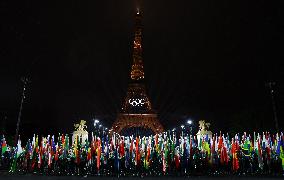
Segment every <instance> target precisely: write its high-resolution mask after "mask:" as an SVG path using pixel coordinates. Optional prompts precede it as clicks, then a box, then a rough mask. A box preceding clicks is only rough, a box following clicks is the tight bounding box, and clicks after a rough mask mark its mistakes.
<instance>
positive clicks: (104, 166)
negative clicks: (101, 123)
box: [0, 131, 284, 176]
mask: <svg viewBox="0 0 284 180" xmlns="http://www.w3.org/2000/svg"><path fill="white" fill-rule="evenodd" d="M0 142H1V146H0V147H1V151H0V153H1V160H0V167H1V166H2V167H6V168H8V169H9V172H10V173H38V174H43V175H82V176H86V175H100V176H160V175H173V176H190V175H231V174H234V175H276V176H283V172H284V136H283V133H281V134H278V133H277V134H270V133H268V132H264V133H261V134H256V133H254V134H252V135H250V134H247V133H243V134H236V135H235V136H234V137H229V135H224V134H221V133H220V134H214V135H212V137H211V136H208V135H205V136H200V137H197V136H193V135H187V134H177V133H175V132H172V131H169V132H165V133H161V134H156V135H153V136H148V137H140V136H137V137H134V136H120V135H118V134H115V133H113V134H110V133H104V134H100V135H93V133H92V135H91V138H89V141H88V140H86V141H84V142H82V138H81V137H78V136H77V137H75V138H74V141H73V142H72V140H71V137H69V136H68V134H59V135H58V136H57V137H55V136H49V135H48V136H47V137H39V136H36V135H34V136H33V138H32V139H31V140H28V141H27V142H26V143H25V144H24V146H22V143H21V140H20V138H19V139H18V143H17V145H16V146H15V147H11V146H9V145H7V143H6V140H5V137H4V136H3V137H2V138H1V141H0Z"/></svg>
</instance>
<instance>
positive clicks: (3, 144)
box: [1, 135, 7, 155]
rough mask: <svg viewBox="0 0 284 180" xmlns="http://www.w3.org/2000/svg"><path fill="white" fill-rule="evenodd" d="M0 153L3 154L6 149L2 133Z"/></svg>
mask: <svg viewBox="0 0 284 180" xmlns="http://www.w3.org/2000/svg"><path fill="white" fill-rule="evenodd" d="M1 144H2V145H1V149H2V150H1V155H3V154H4V153H5V152H6V151H7V144H6V140H5V137H4V135H3V138H2V143H1Z"/></svg>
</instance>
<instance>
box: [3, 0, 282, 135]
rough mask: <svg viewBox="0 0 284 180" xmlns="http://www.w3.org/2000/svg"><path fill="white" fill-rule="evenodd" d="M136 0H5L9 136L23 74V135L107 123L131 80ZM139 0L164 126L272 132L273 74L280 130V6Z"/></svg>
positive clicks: (150, 81)
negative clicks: (190, 123)
mask: <svg viewBox="0 0 284 180" xmlns="http://www.w3.org/2000/svg"><path fill="white" fill-rule="evenodd" d="M135 4H136V3H135V1H133V0H123V1H117V0H106V1H61V0H60V1H55V2H54V1H52V2H51V1H38V0H37V1H35V0H34V1H31V0H29V1H27V0H26V1H17V2H16V3H15V2H14V1H10V0H4V1H3V0H2V1H1V4H0V14H1V18H0V19H1V20H0V22H1V35H0V37H1V41H0V42H1V43H0V44H1V46H0V47H1V51H0V52H1V55H0V82H1V86H0V87H1V88H0V112H1V126H2V127H6V131H8V132H7V133H9V134H13V133H14V132H15V127H16V119H17V113H18V111H19V106H20V98H21V91H22V84H21V81H20V77H21V76H28V77H30V79H31V83H30V84H29V87H28V90H27V95H26V100H25V103H24V108H23V116H22V122H21V130H20V132H21V134H24V135H25V134H26V135H30V134H32V133H33V132H36V133H39V132H40V133H50V134H51V133H53V132H58V131H61V132H70V131H72V130H73V123H74V122H76V121H78V120H79V119H81V118H82V119H86V120H87V121H88V122H89V123H90V122H91V119H92V118H99V119H100V120H101V121H102V122H103V124H104V125H105V126H108V127H110V126H111V124H112V122H113V121H114V120H115V117H116V114H117V112H118V111H119V109H120V105H121V102H122V100H123V98H124V96H125V94H126V89H127V83H128V81H129V70H130V65H131V62H132V59H131V53H132V49H131V46H132V40H133V28H134V27H133V25H134V13H135V10H136V5H135ZM140 4H141V5H140V6H141V9H142V11H143V25H144V30H143V31H144V32H143V50H144V52H143V53H144V54H143V55H144V64H145V73H146V86H147V90H148V94H149V96H150V98H151V100H152V104H153V106H154V108H155V109H157V111H158V112H159V117H160V119H161V123H162V124H163V125H164V126H165V127H166V128H172V127H174V126H177V125H179V124H182V123H184V121H185V120H186V119H187V118H192V119H193V120H195V121H198V120H200V119H205V120H207V121H209V122H211V124H212V129H213V130H214V131H217V132H218V131H219V130H224V131H231V130H232V129H240V130H246V131H253V130H258V131H260V130H273V128H274V123H273V111H272V105H271V99H270V96H269V91H268V89H267V88H266V87H265V82H268V81H274V82H276V85H275V92H276V93H275V101H276V105H277V111H278V119H279V123H280V127H281V129H282V130H283V128H282V127H283V122H281V121H282V119H283V117H284V115H283V110H284V95H283V93H284V92H283V90H284V88H283V87H284V85H283V80H282V79H281V76H283V75H284V73H283V68H284V67H283V65H284V63H283V59H284V55H283V42H284V33H283V32H284V21H283V17H284V11H283V3H282V4H280V1H264V0H263V1H229V0H218V1H216V0H215V1H212V0H211V1H199V0H198V1H193V0H179V1H169V0H155V1H150V0H145V1H143V3H140ZM4 116H7V119H6V120H5V121H4ZM90 130H91V127H90Z"/></svg>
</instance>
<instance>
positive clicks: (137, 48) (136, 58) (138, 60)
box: [130, 10, 144, 81]
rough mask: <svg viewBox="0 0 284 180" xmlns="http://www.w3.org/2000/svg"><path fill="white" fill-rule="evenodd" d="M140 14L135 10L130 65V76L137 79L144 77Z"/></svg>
mask: <svg viewBox="0 0 284 180" xmlns="http://www.w3.org/2000/svg"><path fill="white" fill-rule="evenodd" d="M141 20H142V16H141V12H139V10H137V12H136V14H135V28H134V40H133V55H132V57H133V63H132V66H131V73H130V77H131V79H132V80H135V81H139V80H142V79H144V67H143V58H142V23H141Z"/></svg>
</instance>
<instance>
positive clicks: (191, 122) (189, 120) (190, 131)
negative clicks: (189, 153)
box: [186, 119, 193, 134]
mask: <svg viewBox="0 0 284 180" xmlns="http://www.w3.org/2000/svg"><path fill="white" fill-rule="evenodd" d="M186 123H187V125H189V133H190V134H192V126H193V121H192V120H191V119H188V120H187V122H186Z"/></svg>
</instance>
